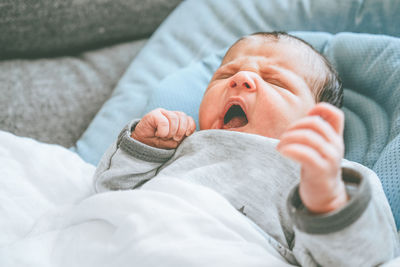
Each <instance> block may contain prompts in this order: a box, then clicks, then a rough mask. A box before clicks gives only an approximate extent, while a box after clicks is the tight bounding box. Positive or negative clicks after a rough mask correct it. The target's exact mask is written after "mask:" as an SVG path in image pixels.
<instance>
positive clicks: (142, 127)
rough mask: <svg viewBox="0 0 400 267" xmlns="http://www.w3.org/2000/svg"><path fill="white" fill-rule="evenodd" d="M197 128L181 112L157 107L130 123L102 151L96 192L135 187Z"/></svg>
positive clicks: (97, 171) (154, 172)
mask: <svg viewBox="0 0 400 267" xmlns="http://www.w3.org/2000/svg"><path fill="white" fill-rule="evenodd" d="M195 129H196V125H195V123H194V120H193V119H192V118H191V117H188V116H187V115H185V114H184V113H182V112H172V111H166V110H163V109H156V110H153V111H151V112H150V113H148V114H146V115H145V116H144V117H143V118H142V119H141V120H134V121H132V122H131V123H129V124H128V125H127V126H126V127H125V128H124V129H123V130H122V131H121V133H120V134H119V136H118V139H117V140H116V141H115V142H114V143H113V144H112V145H111V147H110V148H109V149H108V150H107V152H106V153H105V154H104V155H103V157H102V159H101V160H100V163H99V165H98V166H97V169H96V172H95V175H94V182H95V189H96V191H97V192H101V191H107V190H124V189H134V188H137V187H139V186H141V185H142V184H143V183H145V182H146V181H148V180H149V179H151V178H153V177H154V176H155V175H156V172H157V170H158V168H159V167H161V165H163V164H164V163H165V162H166V161H167V160H168V159H170V158H171V157H172V155H173V154H174V152H175V150H174V148H176V147H177V146H178V145H179V144H180V143H181V142H182V141H183V139H184V138H185V137H186V136H188V135H190V134H192V133H193V132H194V130H195Z"/></svg>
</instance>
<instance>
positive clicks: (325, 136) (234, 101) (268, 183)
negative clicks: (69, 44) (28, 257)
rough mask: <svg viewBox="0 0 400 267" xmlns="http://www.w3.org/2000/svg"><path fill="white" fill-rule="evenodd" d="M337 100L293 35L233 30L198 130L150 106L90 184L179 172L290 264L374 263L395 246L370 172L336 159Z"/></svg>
mask: <svg viewBox="0 0 400 267" xmlns="http://www.w3.org/2000/svg"><path fill="white" fill-rule="evenodd" d="M342 95H343V91H342V88H341V85H340V82H339V79H338V77H337V74H336V72H335V71H334V69H333V68H332V67H331V65H330V64H329V62H328V61H327V60H326V59H325V58H324V57H323V56H322V55H320V54H319V53H318V52H317V51H316V50H314V49H313V48H312V47H311V46H310V45H308V44H307V43H305V42H304V41H302V40H301V39H298V38H296V37H294V36H291V35H289V34H286V33H283V32H273V33H256V34H252V35H250V36H245V37H243V38H241V39H240V40H238V41H237V42H236V43H234V44H233V45H232V46H231V47H230V49H229V50H228V51H227V53H226V55H225V56H224V58H223V60H222V63H221V65H220V67H219V68H218V69H217V71H216V72H215V73H214V75H213V77H212V79H211V81H210V83H209V85H208V87H207V89H206V91H205V94H204V97H203V100H202V102H201V105H200V111H199V124H200V130H201V131H199V132H196V133H195V129H196V125H195V122H194V120H193V118H191V117H189V116H187V115H186V114H184V113H183V112H179V111H168V110H164V109H156V110H153V111H151V112H150V113H148V114H146V115H145V116H144V117H143V118H142V119H140V120H135V121H133V122H132V123H130V124H129V125H128V126H127V127H126V128H125V129H124V130H123V131H122V132H121V134H120V136H119V138H118V140H117V141H116V143H115V144H114V145H113V146H112V147H111V148H110V149H109V150H108V151H107V152H106V154H105V155H104V156H103V158H102V161H101V162H100V164H99V166H98V168H97V170H96V174H95V181H96V188H97V190H98V191H104V190H110V189H111V190H120V189H135V188H138V187H140V186H141V185H143V184H144V183H145V182H146V181H148V180H149V179H152V178H154V177H157V178H162V177H163V176H172V177H174V178H179V179H185V180H187V181H190V182H194V183H199V184H202V185H205V186H208V187H210V188H212V189H214V190H215V191H217V192H219V193H220V194H221V195H223V196H224V197H225V198H226V199H227V200H228V201H230V203H231V204H232V205H233V206H234V207H236V208H237V209H238V210H240V211H241V212H242V213H243V214H245V215H246V216H247V217H248V218H249V219H251V220H252V221H253V222H255V223H256V224H257V225H258V226H260V227H261V228H262V229H263V230H264V231H265V232H266V233H267V234H268V235H269V236H270V237H271V238H272V239H273V240H274V241H277V242H274V244H276V249H277V250H278V252H279V253H281V255H283V256H284V257H285V258H286V260H287V261H288V262H290V263H294V264H300V265H310V264H315V265H322V266H341V265H349V266H372V265H377V264H380V263H382V262H384V261H385V260H388V259H390V258H392V257H394V256H395V255H396V254H397V253H398V240H397V235H396V230H395V226H394V221H393V217H392V214H391V212H390V208H389V207H388V204H387V201H386V199H385V197H384V195H383V192H382V190H381V188H380V187H379V186H370V184H373V183H377V182H378V179H377V177H376V175H375V174H374V173H373V172H372V171H370V170H369V169H367V168H366V167H363V166H361V165H359V164H356V163H353V162H348V161H345V160H343V154H344V145H343V128H344V114H343V112H342V111H341V110H340V109H339V108H340V106H341V104H342V98H343V96H342ZM203 130H208V131H203ZM189 136H190V138H188V137H189ZM295 162H297V164H296V163H295ZM299 166H300V167H299ZM299 176H300V177H299ZM296 184H298V185H297V186H296ZM375 187H376V188H375ZM290 189H292V190H290ZM286 202H287V204H286V205H285V203H286ZM371 233H374V235H373V236H371Z"/></svg>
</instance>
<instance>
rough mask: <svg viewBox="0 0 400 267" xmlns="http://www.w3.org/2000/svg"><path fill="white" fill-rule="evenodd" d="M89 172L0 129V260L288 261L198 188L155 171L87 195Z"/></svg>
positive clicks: (56, 151)
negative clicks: (142, 179)
mask: <svg viewBox="0 0 400 267" xmlns="http://www.w3.org/2000/svg"><path fill="white" fill-rule="evenodd" d="M93 171H94V166H91V165H89V164H87V163H85V162H83V161H82V160H81V159H80V158H79V157H78V156H77V155H75V154H74V153H72V152H71V151H69V150H67V149H65V148H62V147H60V146H56V145H47V144H42V143H39V142H36V141H34V140H31V139H27V138H20V137H16V136H14V135H11V134H9V133H5V132H1V131H0V266H41V267H46V266H52V267H58V266H68V267H70V266H288V264H287V263H285V262H284V260H283V258H282V257H281V256H280V255H279V254H278V253H277V252H276V251H275V250H274V249H273V248H272V247H271V246H270V245H269V243H268V242H267V241H266V239H265V238H264V237H263V235H262V234H260V233H259V232H258V231H257V230H255V228H253V227H252V225H251V224H250V223H249V222H248V221H247V219H246V218H245V217H244V216H243V215H241V214H240V213H239V212H238V211H236V210H235V209H234V208H233V207H232V206H231V205H230V204H229V203H228V202H227V201H226V200H225V199H224V198H222V197H221V196H220V195H218V194H217V193H215V192H214V191H212V190H210V189H208V188H205V187H203V186H199V185H194V184H190V183H186V182H183V181H181V180H176V179H173V178H168V177H163V178H160V179H154V180H152V181H150V182H148V183H147V184H145V186H144V187H143V189H141V190H133V191H119V192H107V193H102V194H94V192H93V189H92V180H91V177H92V174H93Z"/></svg>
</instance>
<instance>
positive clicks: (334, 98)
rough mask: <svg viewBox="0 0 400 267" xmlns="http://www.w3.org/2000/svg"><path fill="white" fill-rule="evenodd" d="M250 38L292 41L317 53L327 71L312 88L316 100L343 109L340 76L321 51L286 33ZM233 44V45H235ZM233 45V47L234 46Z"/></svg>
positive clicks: (277, 32)
mask: <svg viewBox="0 0 400 267" xmlns="http://www.w3.org/2000/svg"><path fill="white" fill-rule="evenodd" d="M249 36H262V37H265V38H270V39H273V40H276V41H279V40H282V39H283V40H285V39H286V40H292V41H297V42H300V43H302V44H304V45H305V46H306V47H308V48H309V49H310V51H311V52H312V53H315V54H316V55H317V56H318V57H319V58H320V59H321V60H322V63H323V65H324V66H325V69H324V70H322V71H323V72H324V74H325V75H324V77H322V79H321V80H319V81H316V82H314V83H313V84H312V87H314V88H312V89H313V90H314V92H316V93H315V100H316V101H317V102H328V103H330V104H332V105H335V106H337V107H339V108H340V107H341V106H342V104H343V88H342V83H341V81H340V78H339V75H338V73H337V72H336V70H335V68H334V67H333V66H332V64H331V63H330V62H329V61H328V59H327V58H326V57H325V56H324V55H322V54H321V53H320V52H319V51H317V50H316V49H315V48H314V47H313V46H312V45H310V44H309V43H307V42H306V41H304V40H303V39H300V38H298V37H296V36H293V35H291V34H288V33H286V32H280V31H274V32H256V33H253V34H251V35H249ZM247 37H248V36H244V37H242V38H240V39H239V40H238V41H236V42H235V44H236V43H238V42H240V41H241V40H244V39H246V38H247ZM235 44H233V45H235ZM233 45H232V46H233Z"/></svg>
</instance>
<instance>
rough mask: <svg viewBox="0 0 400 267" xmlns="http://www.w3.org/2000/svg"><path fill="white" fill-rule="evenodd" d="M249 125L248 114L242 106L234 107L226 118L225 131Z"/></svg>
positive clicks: (229, 110)
mask: <svg viewBox="0 0 400 267" xmlns="http://www.w3.org/2000/svg"><path fill="white" fill-rule="evenodd" d="M247 123H248V121H247V116H246V113H245V112H244V111H243V109H242V107H241V106H240V105H232V106H231V107H230V108H229V109H228V111H227V112H226V114H225V116H224V129H230V128H239V127H243V126H245V125H246V124H247Z"/></svg>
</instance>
